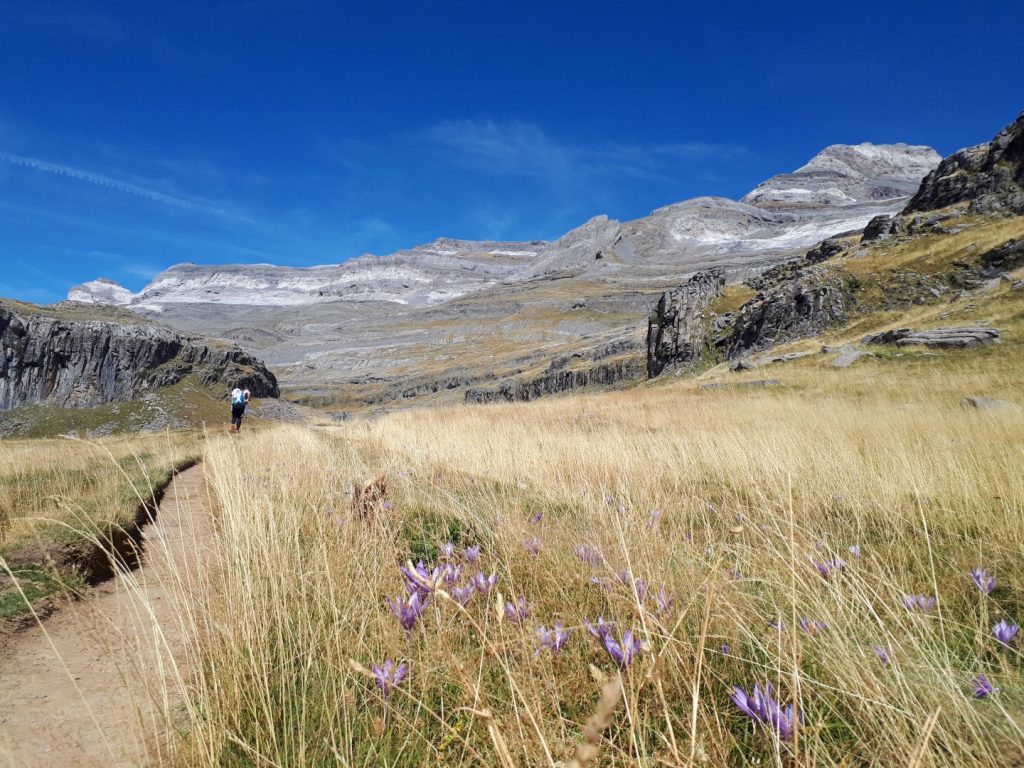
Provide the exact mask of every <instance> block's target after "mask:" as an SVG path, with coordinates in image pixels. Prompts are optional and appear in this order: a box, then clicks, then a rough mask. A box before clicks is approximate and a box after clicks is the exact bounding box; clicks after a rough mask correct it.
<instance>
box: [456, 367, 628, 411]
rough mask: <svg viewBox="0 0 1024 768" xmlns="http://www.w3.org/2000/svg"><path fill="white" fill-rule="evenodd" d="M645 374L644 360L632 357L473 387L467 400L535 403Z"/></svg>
mask: <svg viewBox="0 0 1024 768" xmlns="http://www.w3.org/2000/svg"><path fill="white" fill-rule="evenodd" d="M642 375H643V374H642V368H641V361H640V360H639V359H638V358H632V359H626V360H619V361H617V362H608V363H601V364H599V365H595V366H593V367H591V368H583V369H579V370H549V371H545V373H544V374H543V375H541V376H536V377H533V378H529V379H521V380H515V379H513V380H511V381H505V382H502V383H501V384H499V385H498V386H495V387H490V388H470V389H467V390H466V394H465V396H464V397H465V401H466V402H467V403H501V402H504V403H511V402H514V401H521V400H536V399H537V398H538V397H543V396H544V395H555V394H559V393H561V392H568V391H570V390H573V389H581V388H583V387H589V386H594V385H601V386H609V385H611V384H615V383H617V382H620V381H628V380H632V379H638V378H640V377H641V376H642Z"/></svg>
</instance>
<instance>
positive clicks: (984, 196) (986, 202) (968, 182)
mask: <svg viewBox="0 0 1024 768" xmlns="http://www.w3.org/2000/svg"><path fill="white" fill-rule="evenodd" d="M960 202H968V203H970V208H971V211H972V212H975V213H992V212H999V213H1017V214H1024V112H1022V113H1021V115H1020V116H1019V117H1018V118H1017V119H1016V120H1015V121H1014V122H1013V123H1012V124H1011V125H1009V126H1007V127H1006V128H1005V129H1003V131H1002V132H1000V133H999V135H998V136H996V137H995V138H994V139H993V140H992V141H990V142H988V143H987V144H979V145H978V146H976V147H970V148H968V149H961V150H960V151H959V152H955V153H953V154H952V155H950V156H949V157H947V158H946V159H945V160H943V161H942V162H941V163H939V167H938V168H936V169H935V170H934V171H932V172H931V173H929V174H928V175H927V176H926V177H925V178H924V181H922V182H921V188H920V189H919V190H918V192H917V194H916V195H914V197H913V199H911V201H910V202H909V203H908V204H907V207H906V208H905V209H904V211H903V212H904V213H905V214H906V213H911V212H915V211H933V210H936V209H938V208H945V207H946V206H948V205H953V204H955V203H960Z"/></svg>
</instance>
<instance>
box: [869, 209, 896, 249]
mask: <svg viewBox="0 0 1024 768" xmlns="http://www.w3.org/2000/svg"><path fill="white" fill-rule="evenodd" d="M901 231H902V222H901V221H900V219H899V217H898V216H886V215H882V216H875V218H873V219H872V220H871V221H869V222H868V224H867V226H866V227H864V233H863V234H862V235H861V242H864V243H870V242H871V241H873V240H880V239H882V238H883V237H888V236H890V235H898V234H899V233H900V232H901Z"/></svg>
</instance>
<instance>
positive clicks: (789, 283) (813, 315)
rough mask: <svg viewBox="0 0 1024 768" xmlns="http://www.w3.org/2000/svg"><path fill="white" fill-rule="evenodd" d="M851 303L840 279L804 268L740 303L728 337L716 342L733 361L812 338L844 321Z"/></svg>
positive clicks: (848, 293) (814, 268)
mask: <svg viewBox="0 0 1024 768" xmlns="http://www.w3.org/2000/svg"><path fill="white" fill-rule="evenodd" d="M852 304H853V297H852V296H851V293H850V291H849V290H848V288H847V286H846V284H845V283H844V281H843V279H842V278H841V277H840V276H838V275H835V274H832V273H830V272H829V271H827V270H825V269H821V268H818V267H808V268H805V269H802V270H800V271H799V272H798V273H797V274H795V275H793V276H792V277H790V278H789V279H788V280H786V281H785V282H782V283H781V284H779V285H777V286H776V287H774V288H772V289H770V290H767V291H763V292H762V293H759V294H758V295H757V296H756V297H755V298H754V299H752V300H751V301H748V302H747V303H746V304H744V305H743V306H742V307H741V308H740V310H739V311H738V312H737V314H736V318H735V320H734V321H733V324H732V333H731V335H730V336H728V337H727V338H725V339H722V340H720V341H719V342H718V343H719V344H720V345H724V347H725V349H726V354H727V356H728V357H730V358H734V357H740V356H742V355H745V354H747V353H748V352H754V351H758V350H762V349H766V348H768V347H771V346H774V345H775V344H779V343H781V342H784V341H791V340H793V339H798V338H803V337H807V336H816V335H818V334H819V333H821V332H822V331H824V330H825V329H826V328H828V327H829V326H832V325H834V324H836V323H840V322H843V321H845V320H846V319H847V317H848V315H849V312H850V309H851V307H852Z"/></svg>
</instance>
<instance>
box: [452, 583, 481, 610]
mask: <svg viewBox="0 0 1024 768" xmlns="http://www.w3.org/2000/svg"><path fill="white" fill-rule="evenodd" d="M451 592H452V597H453V598H455V601H456V602H457V603H458V604H459V605H461V606H463V607H465V606H466V605H468V604H469V601H470V600H472V599H473V595H475V594H476V585H475V584H474V583H473V582H469V584H467V585H466V586H464V587H452V590H451Z"/></svg>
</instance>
